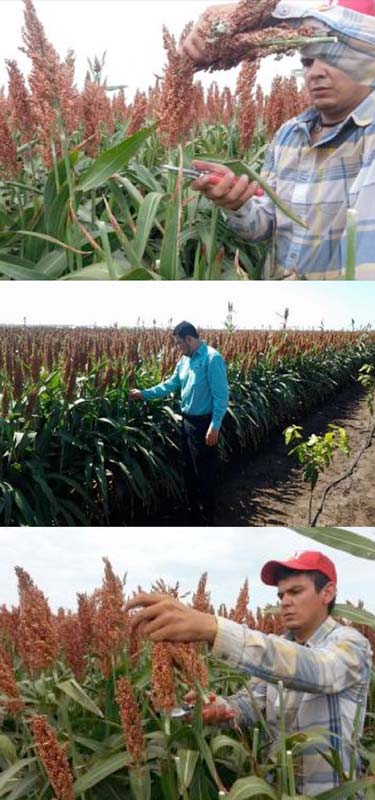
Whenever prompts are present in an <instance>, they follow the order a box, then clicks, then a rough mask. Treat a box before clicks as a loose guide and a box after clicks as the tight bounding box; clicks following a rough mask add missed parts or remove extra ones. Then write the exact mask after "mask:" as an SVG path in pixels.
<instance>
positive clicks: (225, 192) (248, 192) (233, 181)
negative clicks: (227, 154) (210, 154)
mask: <svg viewBox="0 0 375 800" xmlns="http://www.w3.org/2000/svg"><path fill="white" fill-rule="evenodd" d="M192 165H193V166H194V167H197V168H198V169H200V170H202V172H203V171H206V170H207V172H213V173H214V174H215V175H219V176H221V180H220V181H219V182H218V183H215V184H212V183H210V175H202V177H201V178H196V179H195V180H194V181H193V182H192V183H191V188H192V189H194V190H195V191H197V192H201V194H203V195H204V196H205V197H207V198H208V200H212V202H213V203H215V206H218V207H219V208H223V209H228V210H229V211H238V209H239V208H241V207H242V206H243V204H244V203H246V200H249V198H250V197H252V196H253V195H254V194H256V192H257V190H258V189H259V187H258V184H257V182H256V181H252V182H251V183H250V180H249V177H248V176H247V175H241V176H240V177H239V178H238V177H236V175H235V174H234V173H233V172H232V170H231V169H229V167H225V166H224V165H223V164H214V163H213V162H212V161H198V160H196V159H195V160H194V161H193V162H192Z"/></svg>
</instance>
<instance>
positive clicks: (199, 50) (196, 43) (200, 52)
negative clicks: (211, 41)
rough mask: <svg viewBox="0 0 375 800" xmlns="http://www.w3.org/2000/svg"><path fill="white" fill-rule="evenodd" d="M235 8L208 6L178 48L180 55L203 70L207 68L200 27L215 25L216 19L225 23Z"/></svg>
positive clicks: (207, 63)
mask: <svg viewBox="0 0 375 800" xmlns="http://www.w3.org/2000/svg"><path fill="white" fill-rule="evenodd" d="M235 7H236V6H235V4H233V3H228V4H225V5H218V6H209V7H208V8H206V11H205V12H204V13H203V14H202V15H201V16H200V17H199V19H198V21H197V22H196V24H195V25H194V27H193V28H192V30H191V31H190V33H189V34H188V36H187V37H186V39H185V40H184V41H183V42H182V45H181V47H180V48H179V53H180V55H182V56H183V55H184V56H188V57H189V58H190V59H191V60H192V61H193V62H194V64H196V65H197V67H202V68H204V67H206V66H209V62H208V61H207V54H206V43H205V41H204V40H203V39H202V38H201V35H200V27H201V26H202V25H205V24H206V23H207V22H209V23H211V22H212V23H215V22H216V20H218V19H220V20H223V21H224V22H225V21H226V20H228V19H229V18H230V17H231V15H232V14H233V9H234V8H235Z"/></svg>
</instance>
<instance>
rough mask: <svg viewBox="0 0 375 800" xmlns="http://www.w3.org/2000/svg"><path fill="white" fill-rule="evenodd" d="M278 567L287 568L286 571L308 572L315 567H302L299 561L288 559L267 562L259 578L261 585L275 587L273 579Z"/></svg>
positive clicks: (275, 583)
mask: <svg viewBox="0 0 375 800" xmlns="http://www.w3.org/2000/svg"><path fill="white" fill-rule="evenodd" d="M279 567H287V568H288V569H296V570H298V571H303V572H305V571H306V572H308V571H309V569H316V567H303V566H301V561H297V560H294V559H293V558H290V559H289V560H288V561H267V563H266V564H265V565H264V567H263V569H262V571H261V573H260V577H261V580H262V581H263V583H266V584H267V585H268V586H277V584H278V581H277V580H276V578H275V573H276V570H277V569H278V568H279Z"/></svg>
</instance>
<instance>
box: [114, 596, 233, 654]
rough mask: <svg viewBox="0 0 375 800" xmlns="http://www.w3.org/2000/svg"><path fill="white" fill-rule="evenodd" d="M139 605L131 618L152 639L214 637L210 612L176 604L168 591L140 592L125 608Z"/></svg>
mask: <svg viewBox="0 0 375 800" xmlns="http://www.w3.org/2000/svg"><path fill="white" fill-rule="evenodd" d="M139 607H141V609H142V610H141V611H139V612H138V613H137V614H135V615H134V617H132V618H131V619H132V625H134V626H136V627H138V630H139V632H140V634H141V636H149V637H150V639H152V641H153V642H165V641H167V642H210V643H212V642H213V641H214V639H215V636H216V631H217V623H216V618H215V617H214V616H213V615H212V614H205V613H203V612H202V611H197V610H196V609H195V608H190V607H189V606H186V605H185V604H184V603H180V601H179V600H176V598H175V597H172V596H171V595H169V594H159V593H156V592H155V593H152V594H147V593H146V592H140V593H139V594H137V595H136V596H135V597H133V598H132V599H131V600H129V602H128V603H127V604H126V606H125V611H131V610H132V609H134V608H139Z"/></svg>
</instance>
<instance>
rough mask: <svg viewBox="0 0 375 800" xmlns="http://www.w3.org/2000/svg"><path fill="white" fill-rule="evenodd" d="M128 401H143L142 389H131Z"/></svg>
mask: <svg viewBox="0 0 375 800" xmlns="http://www.w3.org/2000/svg"><path fill="white" fill-rule="evenodd" d="M128 400H142V392H141V390H140V389H130V392H128Z"/></svg>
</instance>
